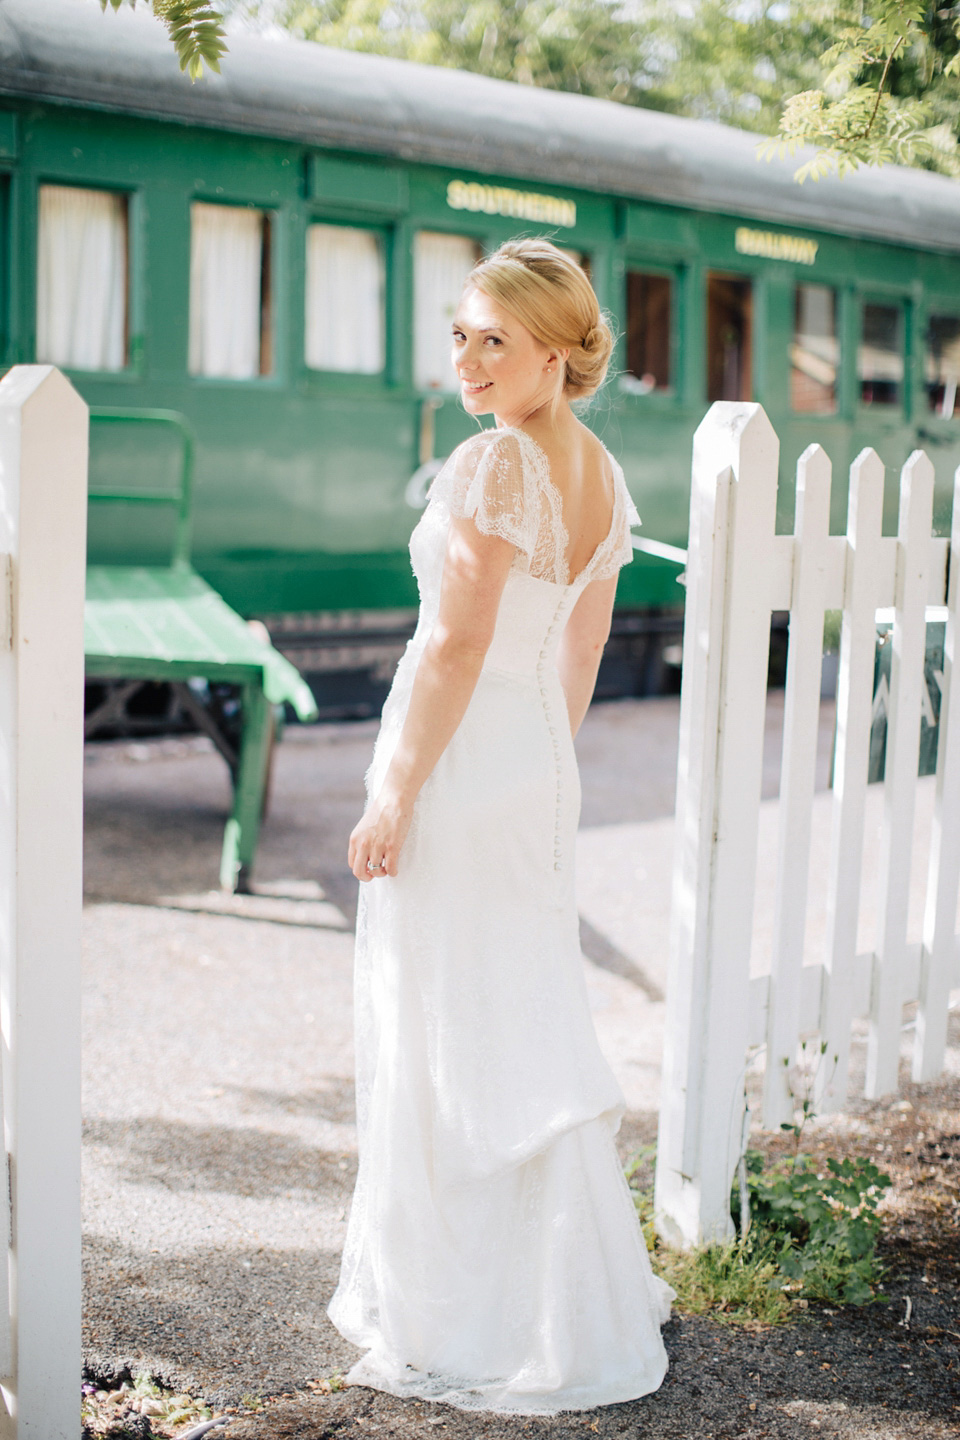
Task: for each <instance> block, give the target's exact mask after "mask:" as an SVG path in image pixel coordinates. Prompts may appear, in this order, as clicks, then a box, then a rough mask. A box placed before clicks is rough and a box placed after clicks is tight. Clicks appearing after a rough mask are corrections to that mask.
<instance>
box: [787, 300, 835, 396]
mask: <svg viewBox="0 0 960 1440" xmlns="http://www.w3.org/2000/svg"><path fill="white" fill-rule="evenodd" d="M839 363H840V342H839V340H838V339H837V292H836V290H833V289H831V287H830V286H829V285H798V286H797V288H796V291H795V292H794V316H793V344H792V345H791V346H790V404H791V406H792V408H793V409H794V410H796V411H797V412H799V413H800V414H804V415H833V414H834V412H835V411H836V408H837V368H838V366H839Z"/></svg>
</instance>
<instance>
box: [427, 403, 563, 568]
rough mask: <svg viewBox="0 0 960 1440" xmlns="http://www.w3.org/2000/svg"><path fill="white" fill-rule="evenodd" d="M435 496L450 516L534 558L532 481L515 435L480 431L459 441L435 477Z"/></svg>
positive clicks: (534, 497)
mask: <svg viewBox="0 0 960 1440" xmlns="http://www.w3.org/2000/svg"><path fill="white" fill-rule="evenodd" d="M435 490H436V492H437V494H436V498H437V499H439V500H440V501H441V503H443V504H444V505H445V506H446V508H447V509H448V510H449V512H450V514H451V515H453V516H455V517H456V518H458V519H470V520H472V521H473V522H474V524H475V525H476V527H477V529H478V530H480V531H481V532H482V533H483V534H484V535H497V536H499V537H500V539H501V540H507V541H509V543H510V544H511V545H515V546H516V547H517V549H518V550H520V551H522V552H523V554H525V555H528V556H529V555H532V554H533V552H534V550H535V548H536V544H537V530H538V525H539V504H538V501H537V488H536V476H535V475H534V474H533V473H532V466H531V457H530V456H528V454H527V453H526V447H525V446H524V444H523V441H522V438H521V437H520V436H519V435H518V433H517V432H516V431H514V430H484V431H481V433H480V434H479V435H475V436H473V437H471V439H469V440H466V441H464V443H463V444H462V445H461V446H460V447H459V448H458V449H457V450H455V451H454V453H453V454H452V455H451V457H450V459H449V461H448V462H447V464H446V465H445V466H444V468H443V470H442V471H441V472H440V475H438V477H437V484H436V487H435Z"/></svg>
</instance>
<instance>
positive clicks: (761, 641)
mask: <svg viewBox="0 0 960 1440" xmlns="http://www.w3.org/2000/svg"><path fill="white" fill-rule="evenodd" d="M776 472H777V439H776V436H775V435H774V433H773V431H772V429H771V427H770V424H769V422H768V420H767V418H766V416H765V415H764V414H763V411H762V410H761V409H760V407H759V406H756V405H714V406H713V407H712V409H711V410H710V412H709V413H708V415H707V417H706V419H705V420H704V422H703V424H702V425H701V426H700V428H699V430H698V431H697V435H696V440H695V443H694V464H693V490H692V494H691V501H690V545H689V550H688V556H687V607H686V615H685V618H684V635H683V650H684V655H683V684H682V689H681V698H680V753H679V762H678V768H677V810H676V853H675V857H674V885H673V914H672V926H671V951H670V968H669V973H668V984H667V1015H666V1035H665V1040H664V1059H663V1091H662V1097H661V1106H660V1136H659V1145H658V1155H657V1175H656V1189H655V1211H656V1216H657V1224H658V1228H659V1230H660V1233H661V1234H662V1235H663V1236H664V1238H665V1239H667V1240H669V1241H671V1242H673V1243H677V1244H683V1245H690V1244H697V1243H699V1242H702V1241H708V1242H709V1241H713V1240H717V1239H722V1238H724V1237H725V1236H727V1235H729V1234H730V1233H731V1230H732V1225H731V1221H730V1213H729V1201H730V1184H731V1180H732V1177H733V1171H734V1168H735V1165H736V1161H737V1158H738V1150H739V1144H740V1141H741V1135H742V1121H743V1088H744V1086H743V1080H744V1072H745V1069H746V1064H747V1058H748V1052H749V1050H750V1048H751V1047H757V1049H758V1050H759V1048H760V1047H765V1050H766V1076H765V1085H764V1122H765V1124H766V1125H767V1126H770V1127H773V1126H777V1125H779V1124H781V1123H782V1122H783V1121H784V1120H788V1119H789V1118H790V1117H791V1116H792V1112H793V1109H794V1104H795V1099H794V1096H793V1095H792V1093H791V1071H792V1070H793V1062H795V1061H796V1059H797V1058H798V1050H799V1047H800V1042H801V1040H802V1039H805V1038H806V1037H812V1036H814V1035H819V1041H820V1052H821V1056H822V1059H821V1060H820V1062H819V1063H818V1066H817V1068H816V1070H815V1071H814V1073H813V1074H810V1075H808V1076H807V1083H808V1084H810V1085H812V1086H813V1087H814V1089H815V1093H816V1104H817V1107H818V1108H819V1109H820V1110H821V1111H825V1110H827V1109H840V1108H842V1107H843V1105H844V1104H845V1102H846V1096H847V1090H848V1088H849V1063H850V1051H851V1029H852V1025H853V1022H854V1021H856V1020H859V1019H862V1018H866V1019H868V1020H869V1038H868V1044H867V1057H866V1061H867V1063H866V1079H865V1084H864V1090H865V1093H866V1094H867V1095H868V1096H877V1095H882V1094H885V1093H888V1092H890V1091H892V1090H895V1089H896V1087H897V1082H898V1072H899V1062H900V1046H901V1031H902V1026H903V1007H904V1005H905V1004H906V1003H907V1002H910V1001H914V1000H916V1001H918V1014H917V1029H916V1038H915V1044H914V1056H913V1073H914V1078H915V1079H918V1080H919V1079H931V1078H932V1077H933V1076H934V1075H936V1074H937V1073H938V1071H939V1070H940V1069H941V1068H942V1066H943V1061H944V1049H945V1042H946V1027H947V1013H948V1008H949V999H950V992H951V990H952V989H953V988H955V987H957V986H960V937H958V935H957V891H958V888H960V655H958V644H960V471H958V472H957V475H956V477H955V489H954V510H953V530H952V539H951V541H950V543H949V544H948V542H947V541H946V540H943V539H941V538H939V537H936V536H934V535H933V534H932V517H933V487H934V475H933V467H932V465H931V464H930V461H929V460H928V459H927V457H926V455H924V454H923V453H922V451H916V452H914V454H913V455H912V456H911V457H910V459H909V460H908V461H907V464H906V465H905V466H904V468H903V473H902V475H901V486H900V521H899V530H898V534H897V536H896V538H892V537H886V536H884V535H883V532H882V519H883V489H884V471H883V465H882V463H881V462H880V459H879V457H878V456H877V455H876V453H875V452H874V451H872V450H864V451H862V452H861V454H860V455H859V456H858V457H857V459H856V461H855V462H854V464H853V466H852V467H851V471H850V491H849V501H848V512H847V532H846V535H843V536H841V535H831V534H830V533H829V529H828V517H829V510H830V462H829V460H828V458H827V456H826V455H825V454H824V452H823V451H822V450H821V449H820V447H819V446H816V445H813V446H810V447H809V449H808V450H807V451H805V453H804V455H803V456H802V457H801V460H800V464H799V467H798V475H797V507H796V526H795V531H794V534H793V535H778V534H777V532H776V523H775V522H776V490H777V474H776ZM948 577H949V590H948ZM944 601H946V604H947V611H946V613H947V624H946V637H945V642H944V665H943V673H942V674H936V675H935V676H934V679H935V680H936V682H937V683H938V684H939V686H940V693H941V706H940V715H939V737H938V755H937V780H936V795H935V809H934V819H933V829H932V835H931V849H930V862H929V867H928V874H927V891H926V911H925V917H924V929H923V941H922V944H919V945H918V944H916V943H913V942H908V934H907V918H908V899H909V886H910V870H911V864H910V861H911V852H912V846H913V822H914V810H915V801H916V794H917V783H918V778H917V771H918V762H919V750H920V720H921V702H922V700H923V696H924V688H923V687H924V686H925V684H926V679H925V651H926V623H927V615H928V611H929V607H931V606H933V607H936V608H937V609H939V608H940V607H942V606H943V604H944ZM890 606H892V607H893V609H894V625H893V635H892V655H891V667H890V682H889V687H887V686H886V684H885V683H884V686H883V687H881V689H878V692H877V699H876V701H875V700H874V694H873V686H874V673H875V657H876V644H877V617H878V611H880V610H884V609H886V608H888V607H890ZM837 607H842V612H843V625H842V631H841V643H840V671H839V682H838V689H837V712H836V737H835V756H834V771H833V776H834V778H833V791H834V793H833V801H832V806H831V809H832V826H831V844H830V858H829V870H828V878H827V894H826V900H827V907H826V908H827V914H826V937H825V948H824V950H823V952H822V953H821V954H819V955H816V956H814V955H807V954H806V953H805V949H806V941H807V930H808V925H807V918H808V917H807V910H808V904H807V892H808V888H809V863H810V837H811V820H812V812H813V805H814V782H815V761H816V742H817V732H818V725H819V707H820V666H821V652H822V638H823V615H824V611H825V610H827V609H833V608H837ZM784 609H788V610H789V611H790V641H789V651H788V661H787V685H786V694H785V697H784V734H783V753H782V763H781V771H780V799H779V806H780V816H779V819H780V826H779V839H778V854H777V880H776V894H775V897H774V925H773V937H772V940H773V943H772V946H771V953H770V955H769V972H768V973H761V974H758V975H756V976H753V977H751V974H750V963H751V949H752V941H753V938H754V937H753V928H754V927H753V912H754V890H755V885H756V861H757V840H758V820H759V802H760V777H761V762H762V751H763V732H764V709H765V699H766V674H767V657H768V647H769V620H770V612H771V610H784ZM887 688H888V693H889V697H890V698H889V713H888V716H887V732H886V734H887V739H886V771H885V779H884V793H883V799H884V823H883V837H882V847H881V857H880V863H879V865H878V867H877V880H878V884H879V894H878V896H877V906H876V914H877V935H876V942H875V946H874V949H873V950H871V951H869V952H865V953H859V952H858V949H857V944H858V930H859V923H860V919H861V905H862V897H861V893H860V889H861V871H862V863H863V840H864V815H865V806H866V791H867V783H868V774H869V763H868V762H869V756H870V743H871V719H872V716H873V714H874V712H875V710H876V708H877V706H878V705H879V704H880V703H881V699H882V695H883V693H884V690H887ZM928 713H929V717H930V721H931V723H936V721H935V720H934V718H933V715H934V712H933V711H932V709H931V710H930V711H929V712H928Z"/></svg>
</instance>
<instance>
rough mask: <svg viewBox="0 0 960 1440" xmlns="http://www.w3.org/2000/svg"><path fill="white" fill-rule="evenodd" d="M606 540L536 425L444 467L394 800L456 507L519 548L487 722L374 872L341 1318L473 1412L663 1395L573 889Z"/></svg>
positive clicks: (623, 520) (388, 735)
mask: <svg viewBox="0 0 960 1440" xmlns="http://www.w3.org/2000/svg"><path fill="white" fill-rule="evenodd" d="M614 474H615V496H616V498H615V502H614V508H613V521H612V524H611V527H610V532H609V535H608V536H607V539H606V540H605V541H604V542H603V544H602V545H601V546H600V547H599V549H598V550H597V551H596V553H595V554H594V556H593V557H592V559H591V560H590V563H589V564H588V565H587V567H586V569H585V570H584V571H583V572H582V573H581V574H580V575H578V576H577V577H576V578H575V579H573V580H572V581H571V580H570V579H569V577H568V575H567V567H566V550H567V544H568V539H567V533H566V530H565V528H564V525H563V517H562V511H561V502H560V495H559V492H558V491H557V489H556V488H555V486H554V485H553V483H552V481H551V479H550V472H549V466H548V463H547V459H546V456H545V454H544V453H543V451H542V450H541V449H540V447H539V446H538V445H537V444H536V442H535V441H534V440H532V439H531V437H530V436H528V435H526V434H525V433H524V432H523V431H521V430H512V429H499V430H489V431H483V432H481V433H480V434H478V435H476V436H475V437H473V438H472V439H470V440H468V441H467V442H466V443H465V444H463V445H461V446H460V448H459V449H458V450H457V451H456V452H455V453H454V455H452V456H451V458H450V460H449V461H448V462H447V463H446V465H445V466H444V468H443V469H442V470H441V472H440V474H439V475H438V476H437V479H436V481H435V482H434V485H433V488H432V490H431V493H430V499H429V502H428V504H427V508H426V510H425V512H424V514H423V517H422V519H421V520H420V523H419V524H418V525H417V528H416V530H415V531H414V534H413V537H412V539H411V542H410V553H411V557H412V560H413V567H414V571H415V573H416V577H417V582H418V584H419V587H420V599H421V608H420V620H419V624H418V626H417V631H416V634H415V635H414V637H413V639H412V640H411V641H410V644H409V646H408V647H407V650H406V653H405V654H404V656H403V658H402V660H401V661H400V665H399V667H398V669H397V674H396V678H395V680H394V683H393V688H392V690H391V692H390V696H389V698H388V700H387V703H386V705H385V707H384V711H383V722H382V726H381V730H380V734H379V738H378V740H377V745H376V750H375V752H374V759H373V764H372V766H371V768H370V773H369V777H368V786H369V791H370V793H371V794H376V792H377V789H378V787H379V785H380V783H381V781H382V779H383V776H384V774H385V772H386V769H387V766H388V765H389V762H390V758H391V755H392V753H393V749H394V746H395V745H396V742H397V738H398V736H399V733H400V730H401V727H402V725H403V720H404V716H405V714H406V710H407V705H408V703H409V699H410V693H411V689H412V686H413V679H414V674H415V671H416V668H417V664H418V662H419V659H420V656H421V653H422V650H423V647H424V645H425V643H426V641H427V638H428V636H429V634H430V631H431V627H432V625H433V622H434V620H435V617H436V615H437V608H438V604H439V597H440V579H441V572H442V569H443V563H444V555H445V550H446V540H447V531H448V528H449V523H450V517H451V516H453V515H457V516H464V515H469V516H471V517H473V519H474V520H475V521H476V523H477V525H478V527H479V528H480V529H481V530H482V531H484V532H486V533H490V534H496V535H500V536H502V537H504V538H505V539H507V540H509V541H511V542H512V543H513V544H514V545H515V546H516V547H517V554H516V559H515V561H514V564H513V567H512V569H511V572H510V574H509V576H508V579H507V583H506V587H505V589H504V592H503V597H502V600H501V603H500V609H499V613H498V616H497V624H496V630H495V634H494V639H493V643H492V644H491V646H490V649H489V652H488V653H487V656H486V660H485V662H484V666H483V671H482V674H481V676H480V680H479V683H478V685H477V688H476V691H475V692H474V695H473V698H472V699H471V701H470V704H469V706H468V708H467V711H466V714H465V715H464V718H463V720H462V722H461V724H460V726H459V728H458V730H457V732H456V734H455V735H454V737H453V739H452V741H451V742H450V744H449V746H448V747H447V749H446V751H445V752H444V754H443V756H442V757H441V759H440V761H439V763H438V765H437V767H436V769H435V770H434V772H433V774H432V775H431V776H430V778H429V780H428V781H427V783H426V784H425V786H424V787H423V790H422V791H421V793H420V796H419V798H418V800H417V804H416V808H415V817H414V821H413V824H412V827H411V830H410V833H409V836H408V838H407V841H406V844H405V847H404V849H403V852H402V855H401V859H400V867H399V873H398V875H397V876H396V877H395V878H392V879H386V880H378V881H376V882H375V883H373V884H371V885H366V886H363V887H362V890H361V903H360V913H359V918H358V924H357V959H356V965H357V972H356V1037H357V1118H358V1125H359V1138H360V1169H359V1175H358V1179H357V1187H356V1192H355V1195H354V1199H353V1207H352V1210H351V1214H350V1222H349V1227H348V1233H347V1241H346V1247H345V1251H344V1256H343V1266H342V1270H341V1276H340V1283H339V1286H338V1288H337V1291H336V1294H335V1295H334V1297H333V1300H332V1301H331V1303H330V1307H329V1314H330V1317H331V1319H332V1320H333V1322H334V1324H335V1325H336V1327H337V1329H338V1330H339V1331H340V1332H341V1334H342V1335H344V1336H345V1337H346V1338H347V1339H349V1340H352V1341H353V1342H354V1343H355V1344H356V1345H359V1346H362V1347H363V1348H364V1349H365V1350H366V1351H367V1354H366V1355H364V1356H363V1357H362V1358H361V1359H360V1360H359V1361H358V1363H357V1364H356V1365H355V1366H354V1367H353V1369H352V1370H351V1371H350V1374H349V1376H348V1377H347V1378H348V1380H349V1381H350V1382H352V1383H356V1384H364V1385H370V1386H373V1387H375V1388H377V1389H380V1390H386V1391H389V1392H391V1393H393V1394H395V1395H402V1396H419V1397H423V1398H429V1399H432V1400H442V1401H446V1402H447V1403H449V1404H453V1405H457V1406H460V1407H462V1408H465V1409H478V1410H496V1411H501V1412H505V1413H512V1414H550V1413H553V1412H556V1411H559V1410H566V1409H585V1408H588V1407H591V1406H594V1405H604V1404H609V1403H611V1402H613V1401H620V1400H628V1399H632V1398H634V1397H636V1396H640V1395H644V1394H647V1393H648V1392H649V1391H651V1390H655V1389H656V1388H657V1386H658V1385H659V1384H660V1382H661V1380H662V1379H663V1375H664V1372H665V1369H666V1356H665V1353H664V1348H663V1343H662V1341H661V1337H660V1326H661V1324H662V1323H663V1322H664V1321H665V1320H666V1318H667V1316H668V1314H669V1310H670V1301H671V1299H672V1291H670V1289H669V1287H667V1286H666V1285H665V1284H664V1283H663V1282H662V1281H661V1280H658V1279H657V1278H655V1277H654V1276H653V1275H652V1273H651V1270H650V1263H649V1260H648V1258H647V1252H646V1247H645V1245H644V1242H643V1237H642V1235H641V1232H640V1228H639V1225H638V1222H637V1218H636V1214H635V1211H634V1207H633V1203H632V1201H631V1198H630V1194H629V1191H628V1188H627V1185H626V1182H625V1180H624V1177H623V1173H622V1171H621V1168H620V1165H619V1163H618V1159H617V1155H616V1152H615V1149H614V1144H613V1135H614V1132H615V1131H616V1128H617V1125H618V1124H619V1120H620V1116H621V1113H622V1109H623V1103H624V1102H623V1097H622V1095H621V1093H620V1090H619V1087H618V1085H617V1083H616V1081H615V1079H614V1077H613V1074H612V1073H611V1071H610V1069H609V1067H608V1066H607V1064H606V1062H605V1060H604V1059H603V1056H602V1055H601V1053H600V1050H599V1047H598V1044H597V1039H596V1034H595V1031H594V1028H593V1022H592V1020H591V1016H590V1011H589V1008H588V1002H587V993H586V987H585V981H584V972H583V963H582V959H581V954H580V944H579V931H578V921H577V911H576V904H575V899H574V886H573V858H574V839H575V834H576V829H577V821H578V815H579V807H580V783H579V778H578V774H577V764H576V759H575V756H574V749H573V741H572V739H571V736H570V728H569V723H568V720H567V712H566V705H565V701H564V695H563V691H562V689H561V685H560V679H559V675H558V673H557V666H556V655H557V647H558V644H559V640H560V635H561V632H562V630H563V627H564V624H565V622H566V620H567V618H568V616H569V615H570V612H571V610H572V608H573V606H574V605H575V603H576V601H577V598H578V597H579V595H580V594H581V592H582V591H583V588H584V586H585V585H587V584H588V583H589V582H590V581H591V580H595V579H599V578H600V577H602V576H610V575H613V574H615V573H616V571H617V569H618V568H619V567H620V566H621V565H623V564H625V563H626V561H627V560H629V559H630V558H631V553H632V552H631V548H630V537H629V526H630V524H631V522H635V521H636V512H635V510H634V509H633V505H632V502H631V500H630V497H629V494H628V492H627V488H626V484H625V482H624V479H623V475H622V472H621V471H620V470H619V467H618V466H617V465H616V463H615V462H614Z"/></svg>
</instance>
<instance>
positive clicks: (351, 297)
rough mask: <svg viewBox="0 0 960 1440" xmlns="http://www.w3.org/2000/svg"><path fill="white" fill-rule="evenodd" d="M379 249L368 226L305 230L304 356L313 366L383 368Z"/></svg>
mask: <svg viewBox="0 0 960 1440" xmlns="http://www.w3.org/2000/svg"><path fill="white" fill-rule="evenodd" d="M383 288H384V271H383V247H382V246H381V244H380V237H379V236H378V235H377V234H375V232H374V231H372V230H359V229H355V228H352V227H350V226H347V225H310V226H309V227H308V228H307V298H306V327H305V337H304V338H305V344H304V356H305V359H306V362H307V364H308V365H309V366H310V367H311V369H313V370H339V371H343V372H349V373H351V374H354V375H377V374H379V372H380V371H381V370H382V369H383V359H384V344H383Z"/></svg>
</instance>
